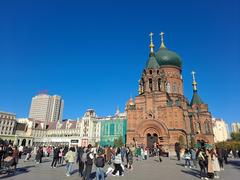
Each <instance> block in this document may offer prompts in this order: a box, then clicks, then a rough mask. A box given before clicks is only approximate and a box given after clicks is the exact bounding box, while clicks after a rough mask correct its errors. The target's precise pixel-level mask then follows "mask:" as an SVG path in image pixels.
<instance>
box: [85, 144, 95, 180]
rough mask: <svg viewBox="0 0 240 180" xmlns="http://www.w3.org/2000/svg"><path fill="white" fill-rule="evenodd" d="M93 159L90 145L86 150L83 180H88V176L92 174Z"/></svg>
mask: <svg viewBox="0 0 240 180" xmlns="http://www.w3.org/2000/svg"><path fill="white" fill-rule="evenodd" d="M93 158H94V155H93V153H92V145H91V144H89V145H88V149H87V161H86V162H85V165H86V168H85V171H84V176H83V180H89V176H90V174H91V173H92V165H93Z"/></svg>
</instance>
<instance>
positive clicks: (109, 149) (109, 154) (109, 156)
mask: <svg viewBox="0 0 240 180" xmlns="http://www.w3.org/2000/svg"><path fill="white" fill-rule="evenodd" d="M105 153H106V161H107V163H108V164H109V165H110V164H111V160H112V152H111V148H110V147H109V146H108V147H107V150H106V152H105Z"/></svg>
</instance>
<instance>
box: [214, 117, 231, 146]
mask: <svg viewBox="0 0 240 180" xmlns="http://www.w3.org/2000/svg"><path fill="white" fill-rule="evenodd" d="M212 120H213V134H214V142H222V141H226V140H227V139H229V131H228V125H227V124H226V123H225V122H224V120H223V119H217V118H212Z"/></svg>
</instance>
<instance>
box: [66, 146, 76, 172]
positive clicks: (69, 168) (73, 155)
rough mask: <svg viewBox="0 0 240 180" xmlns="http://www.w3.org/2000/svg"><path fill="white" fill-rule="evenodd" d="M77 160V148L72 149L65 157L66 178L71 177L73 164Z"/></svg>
mask: <svg viewBox="0 0 240 180" xmlns="http://www.w3.org/2000/svg"><path fill="white" fill-rule="evenodd" d="M75 158H76V153H75V148H74V147H70V149H69V151H68V152H67V154H66V155H65V160H66V162H67V164H66V176H70V175H71V174H72V168H73V164H74V161H75Z"/></svg>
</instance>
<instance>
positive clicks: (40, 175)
mask: <svg viewBox="0 0 240 180" xmlns="http://www.w3.org/2000/svg"><path fill="white" fill-rule="evenodd" d="M51 160H52V158H44V159H43V163H41V164H35V163H34V162H33V161H31V160H30V161H28V162H23V160H22V159H21V160H20V161H19V165H18V169H17V171H16V173H15V174H10V175H0V179H6V180H28V179H34V180H42V179H44V180H48V179H51V180H66V179H71V180H79V179H82V178H81V177H80V176H79V175H78V166H77V164H76V163H75V165H74V170H73V174H72V176H70V177H67V176H66V175H65V169H64V166H61V167H58V168H55V169H52V168H50V163H51ZM183 163H184V162H183V160H181V161H176V158H175V157H170V158H167V157H164V158H163V162H161V163H160V162H159V160H158V158H157V157H151V158H149V159H148V160H143V161H134V164H133V167H134V169H133V170H131V171H129V170H125V172H124V176H123V177H118V176H115V177H113V176H108V177H107V178H106V179H108V180H114V179H116V180H118V179H121V180H147V179H148V180H157V179H163V180H172V179H179V180H181V179H183V180H194V179H199V168H197V169H188V168H185V167H184V166H183ZM105 168H108V165H106V166H105ZM224 169H225V170H224V171H221V172H220V179H224V180H225V179H228V180H238V179H239V176H240V171H239V170H240V160H239V159H237V160H229V164H228V165H225V167H224ZM94 171H95V166H94V165H93V170H92V172H94Z"/></svg>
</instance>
